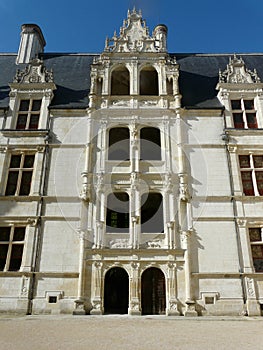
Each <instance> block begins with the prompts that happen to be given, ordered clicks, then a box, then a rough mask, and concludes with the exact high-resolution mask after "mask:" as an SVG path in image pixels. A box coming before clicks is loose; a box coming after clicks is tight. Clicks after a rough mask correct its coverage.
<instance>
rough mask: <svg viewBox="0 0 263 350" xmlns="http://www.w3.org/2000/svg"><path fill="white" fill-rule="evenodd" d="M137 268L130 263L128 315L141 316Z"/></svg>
mask: <svg viewBox="0 0 263 350" xmlns="http://www.w3.org/2000/svg"><path fill="white" fill-rule="evenodd" d="M139 266H140V264H139V263H137V262H132V263H131V268H132V271H131V278H130V298H129V310H128V314H129V315H141V308H140V299H139V285H140V283H139V282H140V277H139Z"/></svg>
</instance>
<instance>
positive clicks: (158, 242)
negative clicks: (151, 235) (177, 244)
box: [147, 239, 163, 249]
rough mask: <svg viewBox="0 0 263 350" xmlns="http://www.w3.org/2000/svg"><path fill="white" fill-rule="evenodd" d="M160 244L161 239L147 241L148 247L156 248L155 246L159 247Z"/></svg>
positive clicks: (161, 243) (161, 242)
mask: <svg viewBox="0 0 263 350" xmlns="http://www.w3.org/2000/svg"><path fill="white" fill-rule="evenodd" d="M162 245H163V240H162V239H154V240H152V241H148V242H147V246H148V248H154V249H157V248H161V247H162Z"/></svg>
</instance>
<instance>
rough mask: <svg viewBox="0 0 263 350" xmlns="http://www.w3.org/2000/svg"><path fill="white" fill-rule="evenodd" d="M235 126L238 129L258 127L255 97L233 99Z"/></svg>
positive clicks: (232, 107)
mask: <svg viewBox="0 0 263 350" xmlns="http://www.w3.org/2000/svg"><path fill="white" fill-rule="evenodd" d="M231 109H232V116H233V123H234V127H235V128H237V129H256V128H257V127H258V124H257V117H256V110H255V107H254V100H253V99H237V100H231Z"/></svg>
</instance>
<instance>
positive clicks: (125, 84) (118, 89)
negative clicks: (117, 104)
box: [111, 66, 130, 95]
mask: <svg viewBox="0 0 263 350" xmlns="http://www.w3.org/2000/svg"><path fill="white" fill-rule="evenodd" d="M111 94H112V95H129V94H130V73H129V71H128V69H127V68H126V67H123V66H121V67H118V68H116V69H115V70H114V71H113V72H112V75H111Z"/></svg>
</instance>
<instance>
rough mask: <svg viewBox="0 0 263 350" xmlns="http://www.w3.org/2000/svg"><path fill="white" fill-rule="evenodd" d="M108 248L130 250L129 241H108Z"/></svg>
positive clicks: (119, 239)
mask: <svg viewBox="0 0 263 350" xmlns="http://www.w3.org/2000/svg"><path fill="white" fill-rule="evenodd" d="M110 248H122V249H125V248H131V245H130V242H129V239H121V238H118V239H113V240H111V241H110Z"/></svg>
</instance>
